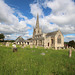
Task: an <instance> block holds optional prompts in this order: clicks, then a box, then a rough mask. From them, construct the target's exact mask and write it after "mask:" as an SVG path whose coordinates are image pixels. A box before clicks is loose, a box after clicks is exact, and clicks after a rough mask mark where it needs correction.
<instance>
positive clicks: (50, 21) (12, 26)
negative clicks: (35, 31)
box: [0, 0, 75, 40]
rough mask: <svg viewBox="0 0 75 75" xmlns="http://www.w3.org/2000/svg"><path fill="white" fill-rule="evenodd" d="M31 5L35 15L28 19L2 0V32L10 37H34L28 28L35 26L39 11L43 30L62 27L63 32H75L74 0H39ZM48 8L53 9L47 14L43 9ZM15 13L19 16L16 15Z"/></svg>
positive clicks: (0, 22)
mask: <svg viewBox="0 0 75 75" xmlns="http://www.w3.org/2000/svg"><path fill="white" fill-rule="evenodd" d="M35 1H36V0H35ZM29 6H30V13H31V14H32V15H33V18H32V19H28V18H27V17H26V16H24V15H22V14H21V13H20V12H17V11H15V9H14V8H11V7H10V6H8V5H7V4H6V3H5V2H4V0H0V33H4V34H5V36H6V38H9V39H11V38H12V39H14V38H15V37H18V36H19V35H22V36H24V38H25V39H27V38H30V37H32V34H31V35H29V31H28V30H30V29H32V28H34V27H35V25H36V15H37V13H38V14H39V16H40V17H39V23H40V27H41V28H42V31H43V32H45V33H48V32H51V31H55V30H58V29H60V30H61V32H62V33H63V34H75V21H74V20H75V4H74V2H73V1H72V0H64V1H63V0H38V1H37V2H34V3H32V4H30V5H29ZM46 8H50V9H51V10H52V11H51V13H50V14H49V15H47V16H45V15H44V11H43V10H44V9H46ZM48 11H49V10H48ZM15 13H16V14H18V16H16V15H14V14H15ZM28 24H29V25H31V27H29V26H28ZM66 38H68V37H65V39H66ZM71 38H72V37H71ZM69 39H70V38H68V39H67V40H69ZM72 39H73V38H72Z"/></svg>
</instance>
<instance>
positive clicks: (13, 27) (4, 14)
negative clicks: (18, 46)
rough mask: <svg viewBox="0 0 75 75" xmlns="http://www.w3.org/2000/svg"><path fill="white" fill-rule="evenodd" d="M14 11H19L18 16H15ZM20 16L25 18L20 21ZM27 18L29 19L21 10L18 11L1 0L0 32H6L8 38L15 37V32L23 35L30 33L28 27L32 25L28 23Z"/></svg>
mask: <svg viewBox="0 0 75 75" xmlns="http://www.w3.org/2000/svg"><path fill="white" fill-rule="evenodd" d="M14 13H17V14H18V16H15V15H14ZM19 18H24V20H23V21H19ZM25 20H27V17H25V16H23V15H22V14H21V13H20V12H16V11H15V9H14V8H11V7H10V6H8V5H7V4H6V3H5V2H4V0H0V33H4V34H5V36H6V37H7V39H12V38H13V39H15V38H16V37H15V34H16V35H22V36H24V35H27V34H29V32H28V29H30V27H28V26H27V25H26V23H25ZM8 35H10V36H8ZM5 39H6V38H5Z"/></svg>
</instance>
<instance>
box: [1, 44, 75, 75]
mask: <svg viewBox="0 0 75 75" xmlns="http://www.w3.org/2000/svg"><path fill="white" fill-rule="evenodd" d="M17 48H18V51H17V52H13V51H12V46H11V45H10V47H5V46H0V75H75V51H73V52H72V57H71V58H69V55H68V50H53V49H44V48H42V47H38V48H35V47H33V48H30V47H29V46H28V47H25V48H21V47H20V46H17ZM41 53H44V55H42V54H41Z"/></svg>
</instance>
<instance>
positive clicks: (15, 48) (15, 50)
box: [12, 44, 17, 52]
mask: <svg viewBox="0 0 75 75" xmlns="http://www.w3.org/2000/svg"><path fill="white" fill-rule="evenodd" d="M12 47H13V52H17V47H16V44H13V45H12Z"/></svg>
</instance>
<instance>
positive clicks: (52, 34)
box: [46, 31, 58, 36]
mask: <svg viewBox="0 0 75 75" xmlns="http://www.w3.org/2000/svg"><path fill="white" fill-rule="evenodd" d="M57 32H58V31H54V32H50V33H47V34H46V36H55V35H56V34H57Z"/></svg>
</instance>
